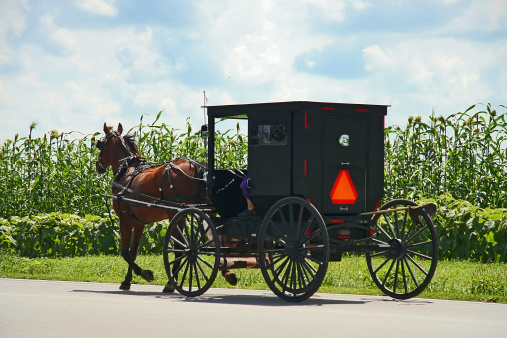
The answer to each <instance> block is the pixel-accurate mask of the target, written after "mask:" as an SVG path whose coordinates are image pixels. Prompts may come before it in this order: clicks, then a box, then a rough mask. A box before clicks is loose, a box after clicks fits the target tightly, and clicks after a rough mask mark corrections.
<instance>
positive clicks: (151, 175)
mask: <svg viewBox="0 0 507 338" xmlns="http://www.w3.org/2000/svg"><path fill="white" fill-rule="evenodd" d="M122 132H123V126H122V125H121V123H120V124H118V128H117V130H116V131H114V130H111V129H110V128H109V127H108V126H107V125H106V123H104V133H105V135H104V137H103V138H102V139H100V140H99V141H97V143H96V146H97V148H98V149H99V150H100V153H99V156H98V159H97V161H96V169H97V172H98V173H99V174H104V173H105V172H106V171H107V168H109V167H111V168H112V171H113V174H114V181H113V187H112V190H113V194H114V195H115V196H116V198H115V199H113V209H114V212H115V213H116V215H118V217H119V219H120V235H121V256H122V257H123V259H124V260H125V261H126V262H127V263H128V270H127V274H126V275H125V279H124V280H123V281H122V282H121V284H120V289H122V290H129V289H130V286H131V282H132V272H134V273H135V274H136V275H138V276H141V277H142V278H144V279H145V280H147V281H148V282H152V281H153V280H154V275H153V272H152V271H150V270H144V269H142V268H141V267H139V265H137V264H136V263H135V260H136V256H137V250H138V246H139V242H140V240H141V237H142V234H143V231H144V227H145V224H147V223H153V222H159V221H162V220H165V219H172V218H173V217H174V215H175V214H176V213H177V211H178V210H177V209H165V208H164V209H160V208H151V207H149V206H146V205H141V204H139V203H131V202H127V201H122V197H126V198H127V197H128V198H131V199H136V200H141V201H143V200H145V201H146V199H150V198H151V199H152V200H154V199H158V200H165V201H178V203H182V204H191V203H195V202H196V201H202V202H204V203H205V204H210V201H209V199H208V197H207V196H206V185H205V182H204V180H203V175H204V172H205V171H206V167H205V165H203V164H201V163H199V162H196V161H193V160H189V159H182V158H180V159H175V160H173V161H170V162H166V163H164V164H161V165H160V164H150V163H147V162H146V159H145V158H143V157H142V156H141V155H140V153H139V150H138V147H137V146H136V144H135V143H134V141H133V139H134V135H125V136H122ZM119 197H120V198H119ZM174 269H177V266H175V267H174ZM173 271H175V270H173ZM227 272H228V271H225V272H224V271H222V274H223V275H224V277H226V280H227V281H228V282H229V283H231V284H232V283H233V282H234V279H235V276H233V275H234V274H231V273H229V274H227ZM226 274H227V276H226ZM235 282H236V283H237V279H236V281H235ZM233 285H234V284H233ZM174 290H175V287H174V286H173V285H172V284H171V282H170V281H168V282H167V284H166V285H165V286H164V289H163V292H174Z"/></svg>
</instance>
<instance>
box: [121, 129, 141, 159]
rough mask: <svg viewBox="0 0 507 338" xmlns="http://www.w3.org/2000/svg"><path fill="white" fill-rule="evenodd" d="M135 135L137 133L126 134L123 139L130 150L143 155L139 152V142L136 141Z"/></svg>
mask: <svg viewBox="0 0 507 338" xmlns="http://www.w3.org/2000/svg"><path fill="white" fill-rule="evenodd" d="M134 137H135V135H131V134H129V135H125V136H123V140H124V141H125V144H126V145H127V147H129V148H130V149H129V150H130V151H131V152H133V153H134V154H136V155H137V156H141V154H140V153H139V148H138V147H137V144H136V143H135V142H134Z"/></svg>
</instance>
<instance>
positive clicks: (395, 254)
mask: <svg viewBox="0 0 507 338" xmlns="http://www.w3.org/2000/svg"><path fill="white" fill-rule="evenodd" d="M389 245H390V246H391V248H390V250H389V258H391V259H398V260H399V259H402V258H403V257H405V254H406V253H407V248H406V246H405V242H404V241H402V240H401V239H399V238H393V239H392V240H391V241H390V242H389Z"/></svg>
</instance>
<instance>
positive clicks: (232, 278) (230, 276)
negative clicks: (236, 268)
mask: <svg viewBox="0 0 507 338" xmlns="http://www.w3.org/2000/svg"><path fill="white" fill-rule="evenodd" d="M222 275H223V276H224V278H225V280H226V281H227V283H229V284H231V285H232V286H234V285H236V284H238V277H236V274H235V273H233V272H230V271H224V272H222Z"/></svg>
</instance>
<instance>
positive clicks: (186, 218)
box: [163, 208, 220, 297]
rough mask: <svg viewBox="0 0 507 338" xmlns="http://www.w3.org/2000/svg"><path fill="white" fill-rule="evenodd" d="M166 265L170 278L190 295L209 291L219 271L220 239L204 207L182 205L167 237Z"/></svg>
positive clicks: (185, 293) (165, 242) (165, 240)
mask: <svg viewBox="0 0 507 338" xmlns="http://www.w3.org/2000/svg"><path fill="white" fill-rule="evenodd" d="M163 254H164V267H165V270H166V273H167V276H168V277H169V281H170V282H171V284H173V286H174V287H175V288H176V290H178V292H179V293H181V294H182V295H185V296H187V297H194V296H199V295H202V294H203V293H204V292H206V291H207V290H208V289H209V288H210V287H211V285H213V282H214V281H215V278H216V276H217V273H218V267H219V263H220V241H219V238H218V232H217V230H216V228H215V226H214V225H213V223H212V221H211V219H210V218H209V217H208V215H206V214H205V213H204V212H203V211H202V210H199V209H193V208H189V209H183V210H181V211H179V212H178V213H177V214H176V216H174V218H173V219H172V220H171V223H170V224H169V228H168V229H167V233H166V235H165V238H164V253H163Z"/></svg>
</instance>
